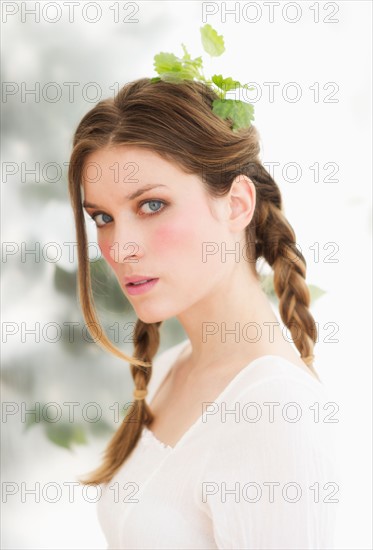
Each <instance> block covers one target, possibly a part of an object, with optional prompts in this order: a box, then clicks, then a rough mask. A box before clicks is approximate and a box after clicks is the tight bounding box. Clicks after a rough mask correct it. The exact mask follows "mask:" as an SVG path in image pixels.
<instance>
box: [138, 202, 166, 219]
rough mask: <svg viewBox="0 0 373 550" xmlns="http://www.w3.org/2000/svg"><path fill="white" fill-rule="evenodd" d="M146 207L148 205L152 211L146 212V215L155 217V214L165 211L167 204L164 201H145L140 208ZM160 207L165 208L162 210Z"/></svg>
mask: <svg viewBox="0 0 373 550" xmlns="http://www.w3.org/2000/svg"><path fill="white" fill-rule="evenodd" d="M145 205H148V206H149V209H150V212H149V211H148V212H145V214H149V215H150V216H153V215H154V214H157V213H158V212H160V211H161V210H163V208H164V207H165V205H166V203H165V202H164V201H157V200H151V201H145V202H143V203H142V205H141V206H140V208H142V207H143V206H145ZM158 205H163V206H162V208H158Z"/></svg>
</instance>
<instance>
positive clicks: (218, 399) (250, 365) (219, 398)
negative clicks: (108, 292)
mask: <svg viewBox="0 0 373 550" xmlns="http://www.w3.org/2000/svg"><path fill="white" fill-rule="evenodd" d="M189 343H190V340H189V338H187V339H185V340H183V341H182V342H179V344H176V346H178V347H181V345H182V344H186V345H184V346H183V347H182V348H181V352H179V355H177V356H176V359H177V358H178V357H180V355H181V354H182V353H183V351H184V350H185V349H186V347H187V345H188V344H189ZM177 349H178V348H176V350H177ZM269 358H271V359H281V360H282V361H285V362H287V363H290V364H291V365H293V366H294V367H297V365H295V363H292V362H291V361H289V360H288V359H285V357H282V356H281V355H273V354H266V355H261V356H260V357H257V358H256V359H253V360H252V361H250V363H248V364H247V365H246V366H245V367H243V368H242V369H241V370H240V371H238V373H237V374H236V375H235V376H234V377H233V378H232V380H230V382H228V384H227V385H226V386H225V388H224V389H223V390H222V391H221V392H220V394H219V395H218V396H217V397H216V398H215V399H214V400H213V401H214V403H216V404H219V403H220V402H221V401H222V399H223V398H224V396H225V395H226V393H227V392H228V391H229V390H230V389H231V387H232V386H233V385H234V384H235V383H236V382H237V381H239V380H240V379H241V377H242V376H243V374H244V373H247V372H248V371H249V370H252V369H253V368H254V367H255V366H257V365H258V364H259V363H260V362H261V361H263V360H264V359H269ZM174 362H175V359H173V360H171V362H170V364H169V366H168V368H167V369H166V372H165V373H164V375H163V376H162V378H161V380H160V381H159V382H158V385H157V387H156V388H155V389H154V391H153V393H152V395H151V400H153V398H154V397H155V394H156V392H157V391H158V389H159V388H160V386H161V385H162V383H163V382H164V381H165V379H166V376H167V375H168V373H169V371H170V369H171V367H172V365H173V364H174ZM297 368H298V370H299V372H303V371H302V370H301V369H300V368H299V367H297ZM303 374H304V375H305V376H308V377H309V378H311V379H312V381H314V382H317V383H318V385H319V386H320V387H322V384H321V383H320V382H318V380H316V379H313V378H312V377H311V376H310V375H308V374H307V373H305V372H303ZM207 412H208V411H205V412H204V413H202V414H201V415H200V416H199V417H198V418H197V420H196V421H195V422H193V424H192V425H191V426H190V427H189V428H188V429H187V430H186V431H185V432H184V434H183V435H182V436H181V437H180V439H179V440H178V441H177V442H176V444H175V446H174V447H172V446H171V445H168V444H167V443H164V442H163V441H160V439H158V438H157V437H156V436H155V435H154V433H153V432H152V430H150V429H149V428H148V427H147V426H145V425H144V426H143V431H142V435H143V434H144V436H145V437H146V433H148V437H149V438H151V439H153V440H154V442H156V443H157V444H158V445H159V446H160V447H161V448H163V449H164V450H167V451H168V452H174V451H176V450H177V449H178V448H179V447H180V446H181V445H182V444H183V443H184V441H185V440H186V439H187V438H188V435H189V436H190V434H191V432H192V431H193V429H194V428H197V427H198V426H199V425H200V424H201V423H202V421H203V419H204V418H205V415H206V414H207ZM144 430H145V433H144Z"/></svg>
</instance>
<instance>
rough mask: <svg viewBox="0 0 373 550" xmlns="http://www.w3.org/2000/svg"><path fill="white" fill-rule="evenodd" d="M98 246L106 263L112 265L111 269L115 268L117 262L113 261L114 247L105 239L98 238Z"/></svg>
mask: <svg viewBox="0 0 373 550" xmlns="http://www.w3.org/2000/svg"><path fill="white" fill-rule="evenodd" d="M98 246H99V248H100V250H101V254H102V255H103V257H104V258H105V260H106V261H107V263H108V264H109V265H110V266H111V267H112V269H115V266H116V265H117V262H116V261H115V247H113V246H112V245H111V244H110V243H109V242H108V241H105V240H99V241H98Z"/></svg>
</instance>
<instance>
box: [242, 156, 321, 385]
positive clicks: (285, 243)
mask: <svg viewBox="0 0 373 550" xmlns="http://www.w3.org/2000/svg"><path fill="white" fill-rule="evenodd" d="M251 176H252V179H253V181H255V182H256V183H259V185H258V186H256V191H257V196H258V200H257V203H258V205H257V211H256V213H255V216H254V220H253V229H254V230H255V242H256V244H255V258H256V259H257V258H259V257H260V256H263V257H264V258H265V260H266V261H267V263H268V264H269V265H270V266H271V267H272V269H273V271H274V274H273V285H274V290H275V292H276V294H277V296H278V298H279V312H280V316H281V319H282V321H283V322H284V323H285V325H286V326H287V327H288V328H289V330H290V332H291V335H292V339H293V342H294V344H295V345H296V347H297V349H298V350H299V352H300V354H301V358H302V359H303V361H304V362H305V363H306V365H307V366H308V367H309V369H310V370H311V372H312V373H313V374H314V375H315V377H316V378H317V379H318V380H320V378H319V376H318V375H317V373H316V371H315V369H314V368H313V360H314V355H313V348H314V343H315V342H316V340H317V328H316V323H315V320H314V318H313V316H312V315H311V313H310V311H309V309H308V308H309V305H310V301H311V297H310V291H309V288H308V286H307V283H306V281H305V278H306V265H307V264H306V260H305V258H304V256H303V254H302V253H301V252H300V250H298V248H297V246H296V237H295V233H294V230H293V228H292V226H291V225H290V223H289V222H288V220H287V219H286V217H285V215H284V213H283V210H282V200H281V193H280V190H279V188H278V186H277V184H276V183H275V181H274V180H273V178H272V177H271V176H270V174H269V173H268V172H267V171H266V170H265V168H264V167H263V166H262V165H260V163H255V165H254V166H253V169H252V170H251Z"/></svg>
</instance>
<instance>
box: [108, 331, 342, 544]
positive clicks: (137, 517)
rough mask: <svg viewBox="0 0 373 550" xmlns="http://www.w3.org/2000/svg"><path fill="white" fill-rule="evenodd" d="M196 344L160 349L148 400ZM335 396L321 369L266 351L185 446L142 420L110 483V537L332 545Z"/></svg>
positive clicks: (210, 408) (119, 540)
mask: <svg viewBox="0 0 373 550" xmlns="http://www.w3.org/2000/svg"><path fill="white" fill-rule="evenodd" d="M187 344H189V340H188V339H186V340H184V341H182V342H180V343H179V344H176V345H175V346H172V347H171V348H169V349H167V350H166V351H163V352H162V353H160V354H159V355H158V356H156V358H155V359H154V360H153V373H152V377H151V380H150V382H149V385H148V392H149V393H148V396H147V401H148V403H150V402H151V400H152V397H153V396H154V395H155V393H156V391H157V389H158V387H159V386H160V384H161V382H162V381H163V380H164V379H165V377H166V375H167V372H168V370H169V369H170V368H171V366H172V365H173V364H174V362H175V360H176V358H177V357H178V356H179V354H180V353H181V352H182V351H183V350H184V347H186V345H187ZM328 402H330V398H329V396H328V394H327V393H326V390H325V388H324V386H323V385H322V384H321V383H320V382H318V381H317V380H316V379H314V378H313V377H312V376H311V375H309V374H308V373H307V372H304V371H302V369H300V368H299V367H298V366H297V365H295V364H293V363H291V362H289V361H287V360H285V359H284V358H282V357H280V356H276V355H266V356H263V357H259V358H258V359H255V360H254V361H252V362H251V363H250V364H249V365H247V366H246V367H245V368H243V369H242V370H241V371H239V372H238V374H237V375H236V376H235V377H234V378H233V380H231V382H230V383H229V384H228V385H227V386H226V388H225V389H224V390H223V392H222V393H221V394H220V396H219V397H218V398H217V399H216V400H215V401H214V403H212V404H210V405H207V404H206V405H205V409H204V412H203V414H201V417H200V418H199V419H198V420H197V422H195V423H194V424H193V425H192V426H191V427H190V428H189V429H188V430H187V432H186V433H185V434H184V435H183V436H182V438H181V439H180V440H179V441H178V443H177V444H176V445H175V447H173V448H172V447H170V446H168V445H165V444H164V443H162V442H160V441H159V440H158V439H157V438H156V437H155V436H154V435H153V433H152V431H150V430H149V429H148V428H146V427H144V429H143V431H142V434H141V439H140V440H139V442H138V444H137V446H136V447H135V449H134V450H133V451H132V453H131V455H130V456H129V457H128V459H127V460H126V461H125V462H124V464H123V465H122V467H121V468H120V470H119V471H118V472H117V474H116V475H115V476H114V478H113V479H112V481H111V482H110V483H109V484H102V485H101V489H102V495H101V498H100V499H99V500H98V504H97V513H98V518H99V522H100V525H101V527H102V529H103V531H104V534H105V536H106V538H107V542H108V547H107V548H108V549H115V548H116V549H119V548H121V549H131V550H134V549H152V550H154V549H163V548H168V549H172V550H179V549H188V550H189V549H192V548H196V549H199V550H201V549H204V548H208V549H213V548H227V549H241V548H246V549H255V550H257V549H265V550H270V549H276V550H280V549H286V550H290V549H297V550H301V549H305V548H307V549H312V550H315V549H322V548H325V549H328V550H330V549H332V548H334V546H333V538H334V537H333V534H334V526H335V519H336V508H337V502H338V500H339V491H338V488H339V476H338V471H337V465H336V461H335V438H334V426H335V424H334V423H330V422H328V419H329V421H330V420H333V414H332V413H333V412H334V413H335V408H334V407H333V405H329V407H328V406H325V404H326V403H328ZM324 406H325V407H324ZM336 421H337V420H335V415H334V422H336Z"/></svg>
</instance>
